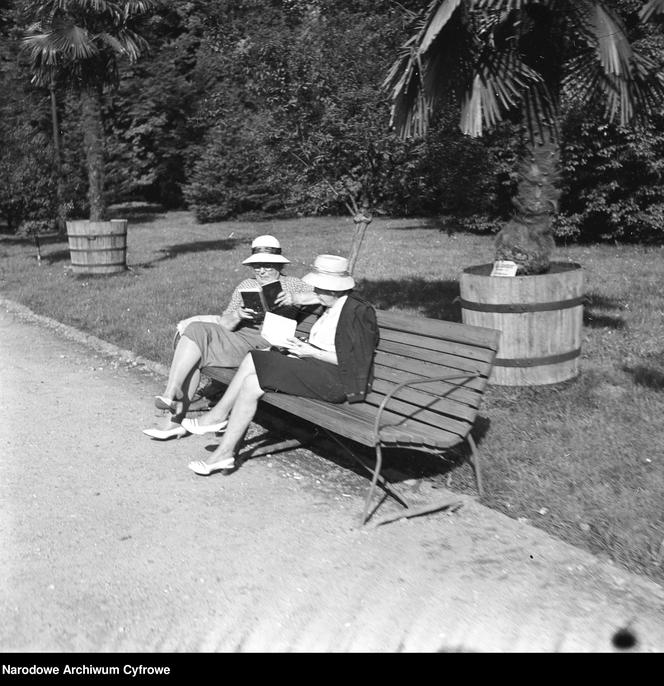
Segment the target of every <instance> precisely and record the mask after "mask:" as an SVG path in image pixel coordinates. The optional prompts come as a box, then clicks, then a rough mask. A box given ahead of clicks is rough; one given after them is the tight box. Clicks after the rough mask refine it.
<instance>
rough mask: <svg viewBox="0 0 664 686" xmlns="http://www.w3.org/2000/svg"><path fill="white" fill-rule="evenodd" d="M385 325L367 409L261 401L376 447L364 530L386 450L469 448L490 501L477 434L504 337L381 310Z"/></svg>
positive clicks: (227, 372) (272, 397)
mask: <svg viewBox="0 0 664 686" xmlns="http://www.w3.org/2000/svg"><path fill="white" fill-rule="evenodd" d="M377 318H378V326H379V331H380V342H379V344H378V348H377V350H376V356H375V358H374V382H373V385H372V389H371V392H370V393H369V394H368V395H367V397H366V399H365V400H364V401H363V402H361V403H353V404H350V403H341V404H332V403H327V402H324V401H320V400H312V399H309V398H301V397H298V396H291V395H285V394H282V393H273V392H268V393H266V394H265V395H264V396H263V397H262V398H261V403H266V404H269V405H272V406H274V407H277V408H279V409H281V410H283V411H285V412H288V413H290V414H293V415H294V416H296V417H299V418H301V419H304V420H306V421H308V422H311V423H312V424H314V425H316V426H318V427H319V428H321V429H323V430H324V431H325V432H326V433H328V434H334V435H335V436H336V437H343V438H347V439H350V440H352V441H356V442H357V443H359V444H361V445H365V446H369V447H373V448H375V450H376V467H375V469H374V470H371V471H372V472H373V479H372V483H371V487H370V489H369V492H368V494H367V498H366V502H365V511H364V515H363V523H364V522H365V521H366V519H367V512H368V507H369V503H370V500H371V497H372V494H373V490H374V487H375V484H376V482H377V480H378V479H379V478H380V469H381V464H382V448H384V447H399V448H408V449H415V450H425V451H428V452H435V453H441V452H444V451H446V450H449V449H451V448H454V447H458V446H460V445H461V444H462V443H463V442H464V441H467V442H468V443H469V445H470V448H471V458H470V459H471V462H472V466H473V469H474V473H475V478H476V481H477V486H478V490H479V492H480V495H481V494H482V482H481V473H480V467H479V462H478V456H477V451H476V448H475V444H474V441H473V439H472V436H471V430H472V428H473V425H474V423H475V420H476V418H477V412H478V410H479V407H480V405H481V402H482V397H483V395H484V392H485V390H486V387H487V384H488V379H489V376H490V374H491V369H492V367H493V361H494V359H495V356H496V352H497V349H498V340H499V335H500V332H499V331H496V330H494V329H486V328H482V327H475V326H469V325H466V324H460V323H457V322H449V321H443V320H438V319H430V318H426V317H419V316H417V317H414V316H409V315H405V314H402V313H395V312H388V311H383V310H377ZM313 321H315V317H312V316H309V317H307V318H305V319H304V321H302V322H300V324H299V325H298V334H299V335H306V334H307V333H308V331H309V329H310V328H311V325H312V323H313ZM202 371H203V373H204V374H206V376H209V377H210V378H212V379H215V380H217V381H221V382H222V383H224V384H228V382H229V381H230V380H231V379H232V378H233V374H234V373H235V370H234V369H226V368H219V367H214V368H211V367H206V368H204V369H203V370H202ZM335 440H337V439H336V438H335ZM365 466H366V465H365Z"/></svg>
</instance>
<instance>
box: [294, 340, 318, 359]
mask: <svg viewBox="0 0 664 686" xmlns="http://www.w3.org/2000/svg"><path fill="white" fill-rule="evenodd" d="M286 342H287V344H288V345H287V346H286V347H287V348H288V353H289V354H290V355H295V356H296V357H317V356H318V353H319V352H321V351H320V348H315V347H314V346H313V345H310V344H309V343H305V342H304V341H301V340H300V339H299V338H287V339H286Z"/></svg>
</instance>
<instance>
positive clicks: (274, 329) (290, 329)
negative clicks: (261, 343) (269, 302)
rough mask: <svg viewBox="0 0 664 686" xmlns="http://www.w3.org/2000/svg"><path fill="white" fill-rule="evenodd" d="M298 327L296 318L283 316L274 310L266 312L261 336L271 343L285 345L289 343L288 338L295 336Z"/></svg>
mask: <svg viewBox="0 0 664 686" xmlns="http://www.w3.org/2000/svg"><path fill="white" fill-rule="evenodd" d="M296 327H297V322H296V321H295V320H294V319H288V318H287V317H281V316H279V315H278V314H274V313H273V312H266V313H265V319H264V320H263V326H262V328H261V336H263V338H264V339H265V340H266V341H268V343H270V345H279V346H285V345H288V341H287V340H286V339H287V338H293V336H295V329H296Z"/></svg>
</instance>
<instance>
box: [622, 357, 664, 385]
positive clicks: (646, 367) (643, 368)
mask: <svg viewBox="0 0 664 686" xmlns="http://www.w3.org/2000/svg"><path fill="white" fill-rule="evenodd" d="M622 370H623V371H624V372H627V373H628V374H631V375H632V378H633V379H634V383H635V384H637V385H639V386H645V387H647V388H652V389H653V390H655V391H662V390H664V352H661V353H659V354H652V355H648V356H647V359H646V361H645V363H644V364H635V365H631V366H629V365H623V367H622Z"/></svg>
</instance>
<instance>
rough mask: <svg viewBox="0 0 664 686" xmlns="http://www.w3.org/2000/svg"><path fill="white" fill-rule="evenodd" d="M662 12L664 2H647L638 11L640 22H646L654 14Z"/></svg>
mask: <svg viewBox="0 0 664 686" xmlns="http://www.w3.org/2000/svg"><path fill="white" fill-rule="evenodd" d="M662 12H664V0H649V2H647V3H646V4H645V5H644V6H643V7H642V8H641V10H640V12H639V18H640V19H641V20H642V21H648V19H651V18H652V17H654V16H655V15H656V14H661V13H662Z"/></svg>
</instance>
